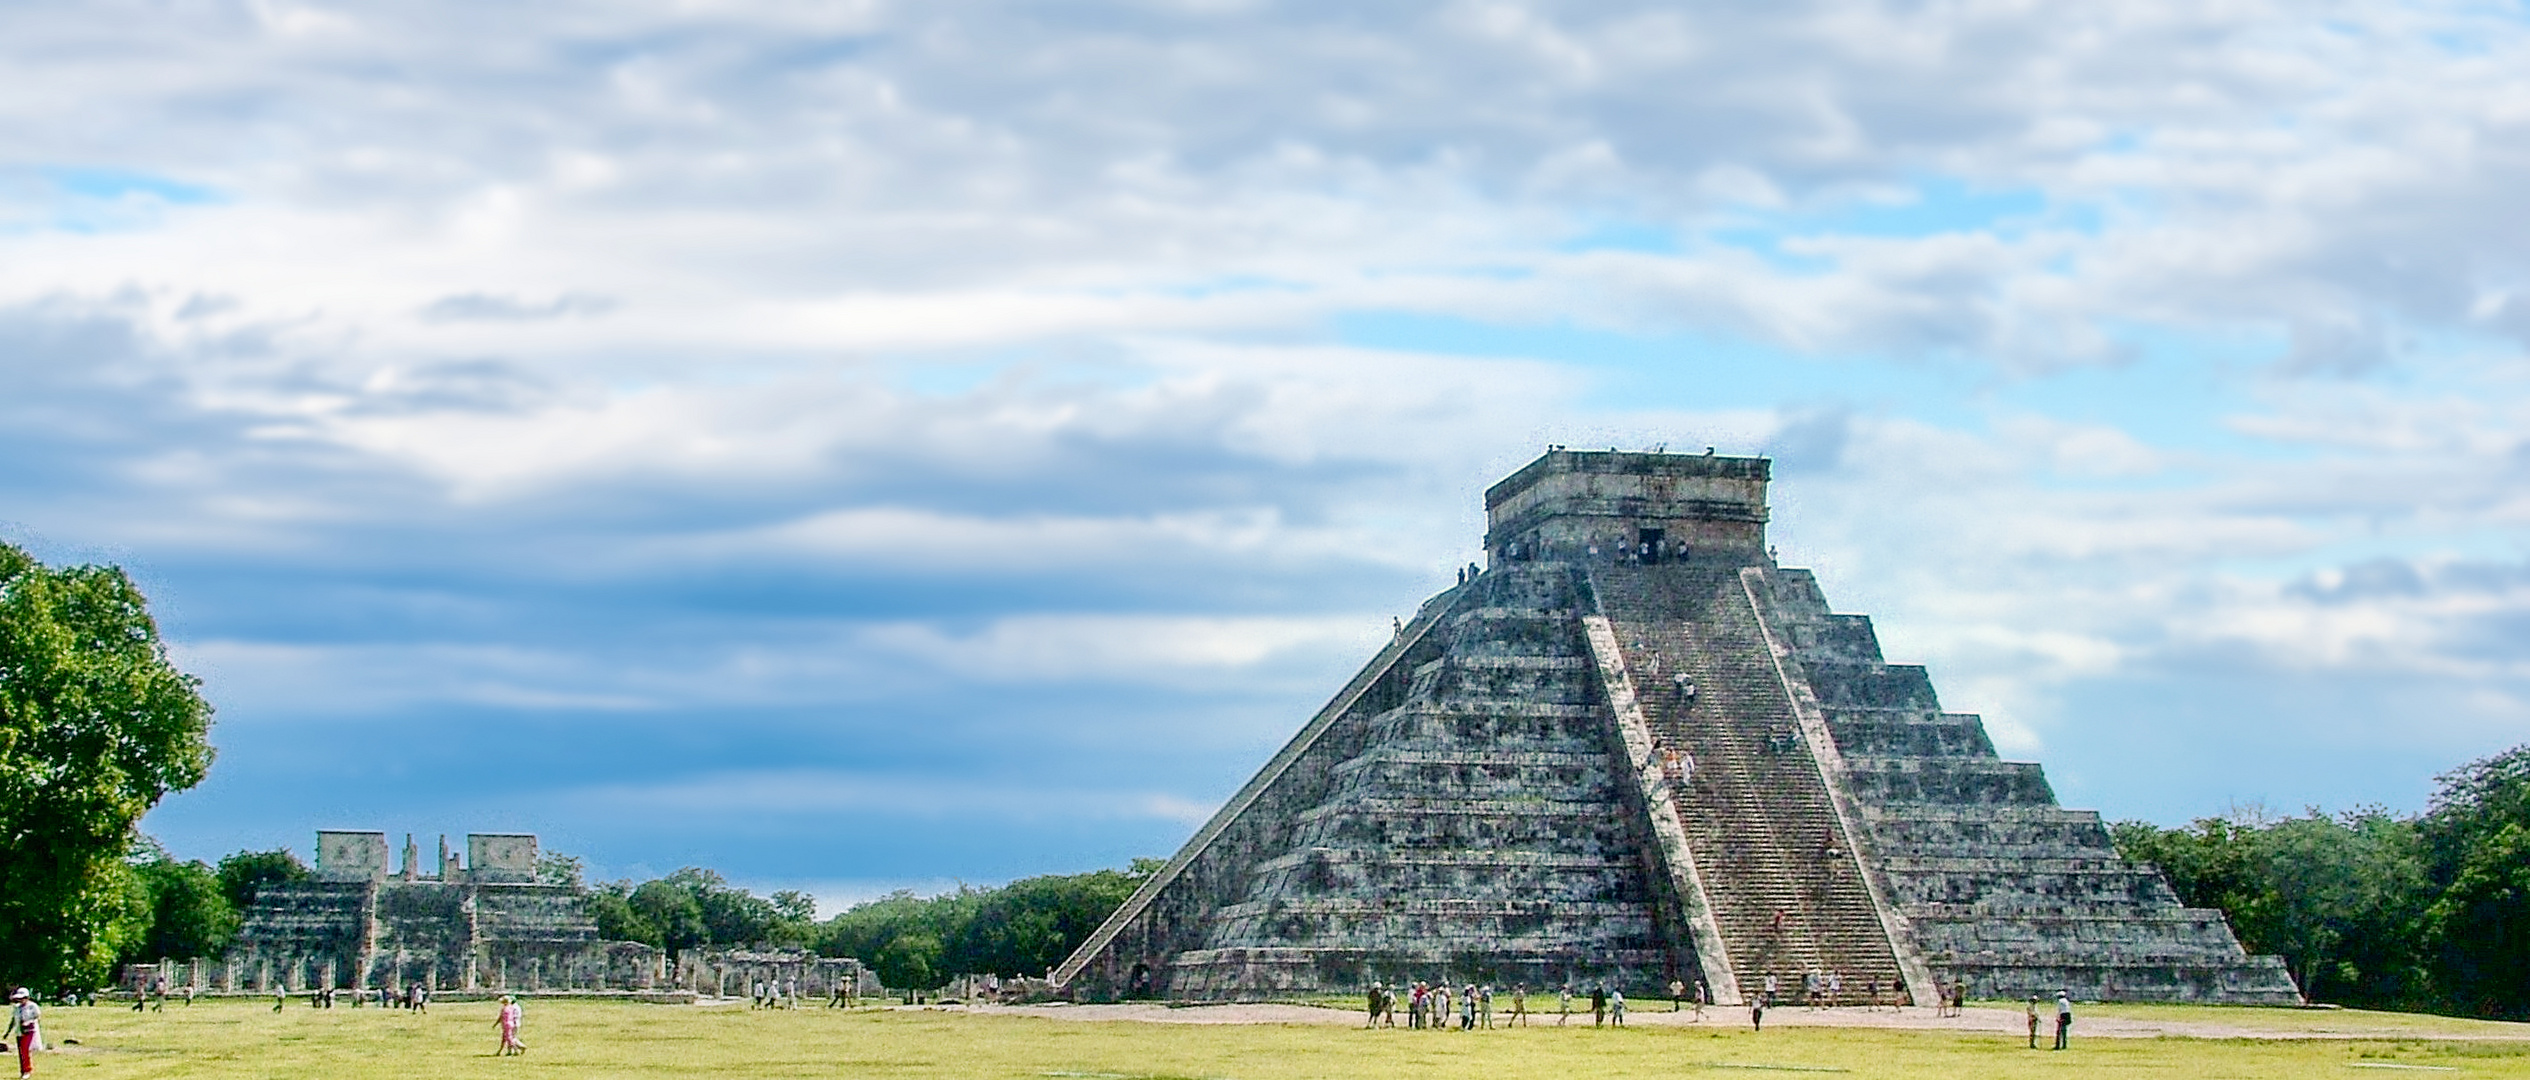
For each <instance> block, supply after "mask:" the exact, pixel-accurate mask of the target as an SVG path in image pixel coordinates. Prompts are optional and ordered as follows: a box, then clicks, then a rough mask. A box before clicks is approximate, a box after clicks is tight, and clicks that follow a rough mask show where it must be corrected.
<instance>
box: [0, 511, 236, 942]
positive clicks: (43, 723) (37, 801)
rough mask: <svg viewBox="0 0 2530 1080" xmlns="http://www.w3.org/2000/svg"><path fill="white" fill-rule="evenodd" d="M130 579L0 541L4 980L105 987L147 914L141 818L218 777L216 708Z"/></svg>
mask: <svg viewBox="0 0 2530 1080" xmlns="http://www.w3.org/2000/svg"><path fill="white" fill-rule="evenodd" d="M198 687H199V683H198V681H197V680H195V679H194V678H193V677H191V676H189V675H186V674H184V673H183V672H180V671H178V670H176V668H175V666H174V665H173V664H171V663H169V662H168V659H167V651H166V648H165V646H164V645H163V644H162V643H161V642H160V641H159V638H158V627H157V624H156V623H155V622H153V621H152V620H151V619H150V616H149V607H148V603H147V601H146V600H145V599H144V598H143V597H142V596H141V591H140V589H139V588H138V587H136V586H135V585H133V584H132V580H131V579H130V578H129V577H128V576H126V575H125V574H124V573H123V571H122V570H120V569H117V568H115V567H110V566H71V567H59V568H55V567H48V566H45V565H44V564H42V563H41V562H38V561H36V559H35V558H33V557H32V556H30V555H28V554H27V553H26V552H24V551H21V550H19V549H17V548H15V547H12V546H9V545H7V544H0V978H5V979H7V980H9V981H13V982H23V983H26V984H28V985H31V986H40V987H48V988H54V989H62V988H69V987H83V986H92V985H95V984H97V983H99V982H101V981H103V979H104V978H105V977H106V975H107V974H108V969H109V967H110V965H111V964H112V963H113V961H114V959H115V958H116V957H117V956H118V955H120V954H123V953H124V952H126V951H127V950H128V949H130V948H132V947H134V946H135V945H137V944H138V942H137V941H136V940H135V939H136V938H137V937H138V936H139V935H140V934H141V933H143V932H144V930H145V927H146V923H147V919H146V914H145V913H146V910H147V908H148V905H149V904H150V902H151V901H150V895H149V892H148V889H147V887H146V886H145V885H144V884H143V883H142V881H141V879H140V878H139V876H138V875H137V874H136V873H135V871H134V869H133V868H132V866H131V865H130V864H129V863H128V862H127V861H126V859H125V855H126V854H127V853H128V852H129V850H130V849H131V846H132V843H133V840H134V838H135V836H136V833H135V831H134V829H135V826H136V825H137V824H138V823H139V821H140V819H141V815H143V814H145V813H147V812H148V811H149V809H150V807H152V806H155V805H157V803H158V800H159V799H161V798H163V797H164V796H165V795H166V794H167V793H168V792H170V791H182V790H184V789H186V788H190V787H192V786H194V785H195V784H198V783H201V782H202V778H203V776H204V774H205V773H206V772H207V771H208V770H209V768H210V765H211V754H212V751H211V745H210V740H209V733H210V725H211V706H210V705H209V704H208V703H207V702H205V701H203V700H202V696H201V694H200V693H199V692H198Z"/></svg>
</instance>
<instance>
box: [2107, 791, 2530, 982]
mask: <svg viewBox="0 0 2530 1080" xmlns="http://www.w3.org/2000/svg"><path fill="white" fill-rule="evenodd" d="M2440 779H2441V786H2440V789H2439V790H2438V791H2437V793H2436V794H2435V795H2434V798H2433V801H2432V803H2431V805H2430V806H2429V808H2428V809H2427V810H2426V812H2425V813H2424V814H2422V815H2420V816H2400V815H2396V814H2391V813H2389V812H2388V811H2386V810H2381V809H2378V808H2367V809H2361V810H2356V811H2353V812H2350V813H2344V814H2338V815H2334V816H2331V815H2327V814H2323V813H2321V812H2319V811H2318V810H2315V809H2314V810H2310V811H2307V812H2305V813H2304V814H2302V815H2301V816H2298V817H2273V816H2269V815H2266V814H2263V813H2259V812H2255V811H2235V812H2234V813H2233V814H2231V815H2230V816H2228V817H2221V818H2205V819H2201V820H2199V821H2197V822H2195V823H2194V824H2192V825H2189V826H2187V827H2185V828H2178V829H2162V828H2158V827H2156V826H2153V825H2151V824H2148V823H2145V822H2139V821H2129V822H2120V823H2118V824H2117V825H2116V826H2115V827H2114V830H2113V831H2114V833H2115V835H2116V838H2117V847H2118V850H2119V851H2120V852H2122V853H2123V854H2125V855H2126V856H2127V857H2128V858H2133V859H2140V860H2144V861H2148V862H2152V863H2156V864H2158V865H2159V866H2160V867H2161V870H2162V873H2163V874H2164V875H2165V876H2166V877H2168V878H2169V881H2170V886H2171V888H2173V889H2175V890H2177V892H2178V894H2179V896H2180V897H2181V898H2182V899H2184V900H2186V901H2187V902H2188V903H2189V904H2192V905H2196V906H2199V907H2214V908H2221V909H2222V910H2223V911H2224V912H2225V913H2226V914H2227V915H2229V916H2230V918H2231V925H2232V929H2233V930H2234V931H2235V932H2237V933H2238V934H2239V935H2240V942H2241V944H2242V945H2244V946H2246V947H2247V948H2248V949H2249V950H2250V951H2251V952H2258V953H2272V954H2275V955H2278V956H2282V957H2283V958H2284V962H2285V964H2286V966H2288V967H2290V968H2291V969H2292V972H2293V977H2294V978H2295V979H2296V980H2298V981H2299V982H2300V983H2301V986H2302V992H2303V994H2305V995H2307V996H2309V997H2310V998H2311V999H2312V1000H2315V1001H2330V1002H2336V1003H2340V1004H2347V1005H2365V1006H2374V1007H2380V1008H2403V1009H2428V1010H2435V1011H2443V1012H2457V1013H2465V1014H2470V1015H2477V1016H2490V1017H2509V1018H2523V1017H2530V984H2525V983H2524V982H2523V981H2522V979H2521V972H2523V971H2530V746H2521V747H2516V748H2514V749H2512V750H2509V751H2506V752H2504V753H2502V754H2498V755H2496V756H2494V757H2491V758H2487V759H2485V760H2483V761H2477V762H2472V763H2470V764H2469V765H2466V766H2463V767H2461V768H2459V769H2457V770H2454V771H2452V772H2450V773H2447V774H2445V775H2444V776H2442V777H2441V778H2440Z"/></svg>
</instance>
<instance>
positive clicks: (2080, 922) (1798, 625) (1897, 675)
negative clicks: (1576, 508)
mask: <svg viewBox="0 0 2530 1080" xmlns="http://www.w3.org/2000/svg"><path fill="white" fill-rule="evenodd" d="M1762 579H1763V581H1764V582H1765V584H1766V588H1765V589H1764V591H1763V593H1762V595H1761V600H1762V602H1763V608H1764V612H1763V614H1764V616H1765V618H1766V619H1767V620H1768V623H1769V625H1770V626H1772V627H1773V628H1774V630H1775V632H1776V633H1777V635H1778V636H1779V637H1780V638H1781V639H1782V640H1783V641H1784V642H1785V644H1786V645H1787V647H1789V648H1790V649H1791V650H1792V653H1793V655H1792V657H1791V659H1792V660H1794V661H1796V662H1797V664H1798V668H1799V671H1800V674H1801V676H1802V677H1804V678H1805V679H1806V680H1807V681H1808V683H1809V684H1810V685H1811V686H1812V687H1813V688H1815V691H1816V694H1817V697H1818V699H1819V701H1820V703H1821V705H1822V707H1823V709H1824V711H1825V714H1826V717H1827V722H1828V730H1829V732H1830V734H1831V736H1832V738H1833V739H1834V741H1835V744H1836V747H1835V748H1836V751H1837V752H1838V753H1837V756H1840V757H1841V759H1842V764H1843V771H1842V775H1841V777H1840V779H1841V780H1842V782H1843V784H1844V785H1845V787H1846V789H1847V791H1849V792H1850V793H1851V795H1852V796H1853V798H1854V799H1855V801H1856V802H1857V803H1858V804H1859V805H1860V806H1861V808H1862V809H1863V811H1864V816H1865V818H1866V820H1867V822H1868V829H1867V836H1866V837H1865V838H1864V839H1865V840H1866V841H1867V843H1868V844H1869V848H1870V851H1871V853H1872V855H1873V858H1874V862H1875V865H1876V866H1877V867H1878V868H1879V869H1880V871H1881V872H1882V874H1883V875H1884V879H1885V880H1886V881H1888V882H1889V883H1890V885H1891V889H1892V893H1893V895H1892V896H1891V897H1890V901H1891V902H1892V903H1894V904H1896V905H1898V907H1899V909H1900V911H1901V912H1902V913H1903V914H1904V915H1905V917H1906V921H1907V923H1908V925H1909V926H1911V928H1912V930H1913V933H1914V938H1915V944H1916V946H1917V947H1918V948H1919V949H1921V950H1922V952H1923V955H1924V957H1925V959H1926V960H1927V962H1929V963H1930V964H1931V965H1933V966H1934V967H1935V968H1936V969H1938V970H1939V971H1940V972H1941V973H1942V977H1943V978H1944V979H1945V980H1966V981H1967V982H1968V983H1969V984H1970V988H1971V990H1972V992H1974V993H1977V994H1980V995H1986V996H2001V997H2021V996H2026V995H2030V994H2037V995H2039V996H2041V997H2052V996H2053V995H2054V994H2055V992H2056V990H2057V989H2059V988H2064V989H2069V990H2071V991H2072V992H2073V994H2074V996H2076V997H2077V998H2083V999H2090V1000H2115V999H2120V998H2123V999H2129V1000H2154V1001H2174V1000H2175V1001H2229V1002H2250V1003H2278V1004H2289V1003H2293V1002H2297V1001H2299V1000H2300V995H2299V993H2298V991H2297V990H2296V989H2295V987H2294V985H2293V983H2292V980H2291V978H2290V976H2289V975H2287V974H2286V973H2285V971H2284V968H2283V964H2282V962H2281V961H2280V960H2278V959H2276V958H2274V957H2252V956H2249V955H2247V954H2246V953H2244V952H2243V951H2242V949H2241V948H2240V944H2239V941H2238V940H2237V939H2236V938H2235V937H2233V935H2232V932H2231V927H2230V924H2229V923H2228V922H2227V921H2226V920H2225V919H2224V918H2223V915H2222V913H2221V912H2219V911H2211V910H2206V909H2201V908H2189V907H2185V906H2183V905H2182V904H2180V903H2179V900H2178V897H2177V896H2176V894H2174V893H2172V892H2171V890H2170V887H2169V885H2168V883H2167V882H2165V881H2163V880H2162V878H2161V875H2160V872H2159V871H2157V870H2155V869H2153V868H2152V867H2150V866H2148V865H2142V864H2136V863H2130V862H2127V861H2125V860H2124V859H2122V858H2120V857H2119V856H2118V854H2117V850H2116V847H2115V845H2114V844H2112V843H2111V842H2110V839H2109V835H2108V830H2107V829H2106V828H2105V827H2104V826H2102V824H2101V822H2100V819H2099V815H2098V814H2096V813H2092V812H2089V811H2081V810H2066V809H2063V808H2062V807H2060V806H2058V805H2057V803H2056V798H2055V792H2054V791H2053V789H2052V788H2050V787H2049V785H2048V784H2047V779H2046V775H2045V772H2044V770H2042V769H2041V768H2040V767H2039V766H2037V765H2034V764H2028V763H2024V762H2009V761H2003V760H2001V759H2000V758H1998V757H1996V756H1995V752H1994V745H1993V742H1992V740H1990V739H1989V738H1988V737H1987V736H1986V734H1985V730H1984V724H1983V722H1982V721H1981V720H1979V719H1978V718H1977V717H1975V716H1973V715H1968V714H1962V713H1949V712H1944V711H1942V709H1941V704H1940V700H1939V698H1938V697H1937V696H1936V695H1935V694H1934V692H1933V687H1932V683H1931V680H1930V679H1929V678H1928V677H1927V676H1926V674H1925V671H1924V669H1922V668H1920V667H1915V666H1912V665H1903V664H1889V663H1886V662H1884V661H1883V659H1882V658H1881V656H1880V649H1879V643H1878V637H1877V635H1876V634H1875V633H1873V632H1872V630H1871V627H1870V620H1868V619H1866V618H1864V617H1862V616H1857V615H1837V614H1832V613H1830V612H1829V610H1828V607H1827V601H1826V598H1825V597H1824V596H1823V595H1822V594H1821V593H1820V592H1819V590H1818V585H1817V582H1816V580H1815V579H1813V578H1812V577H1811V575H1810V574H1809V573H1808V572H1807V571H1802V570H1770V571H1767V572H1765V573H1764V574H1763V575H1762Z"/></svg>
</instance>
